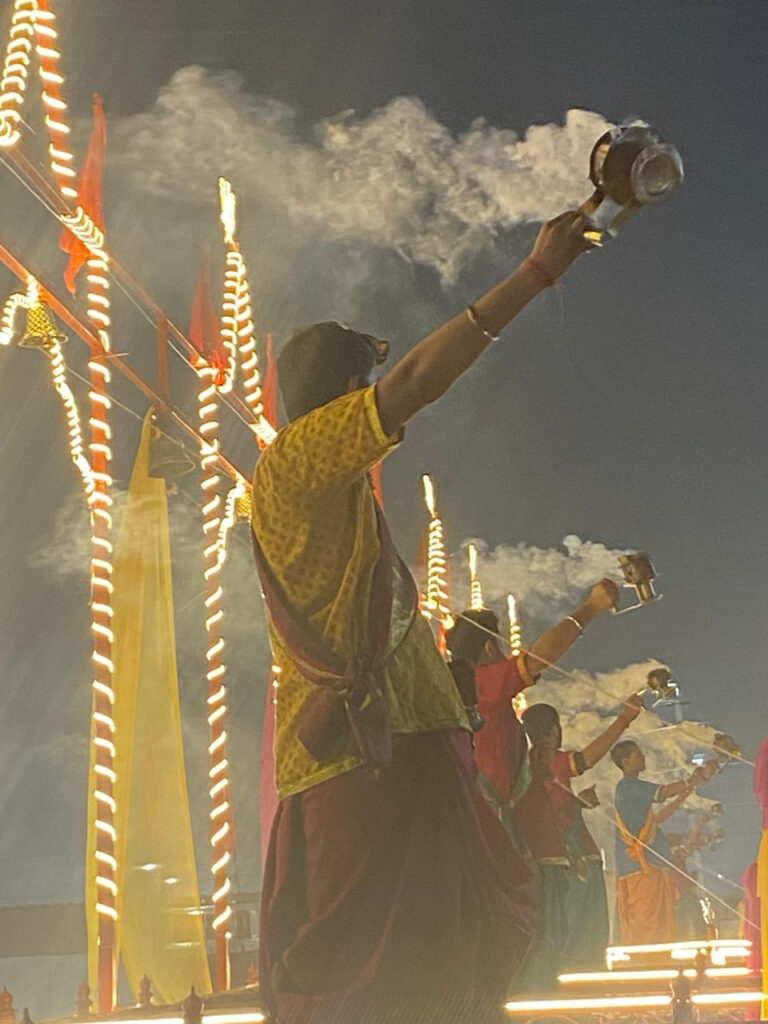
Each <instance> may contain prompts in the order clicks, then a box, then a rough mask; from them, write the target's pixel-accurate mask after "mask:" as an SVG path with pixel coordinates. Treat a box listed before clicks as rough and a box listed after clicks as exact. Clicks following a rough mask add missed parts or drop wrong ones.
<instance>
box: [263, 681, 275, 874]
mask: <svg viewBox="0 0 768 1024" xmlns="http://www.w3.org/2000/svg"><path fill="white" fill-rule="evenodd" d="M272 682H273V680H272V677H270V680H269V686H268V687H267V705H266V707H265V708H264V722H263V725H262V728H261V772H260V774H259V824H260V833H261V863H262V865H264V864H266V861H267V850H268V849H269V833H270V832H271V831H272V822H273V821H274V820H275V814H276V813H277V805H278V803H279V800H278V796H277V784H276V781H275V749H274V748H275V702H274V700H273V693H272Z"/></svg>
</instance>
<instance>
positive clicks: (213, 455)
mask: <svg viewBox="0 0 768 1024" xmlns="http://www.w3.org/2000/svg"><path fill="white" fill-rule="evenodd" d="M197 373H198V376H199V378H200V391H199V394H198V406H199V408H198V416H199V420H200V434H201V438H202V440H201V442H200V467H201V470H202V481H201V485H200V486H201V488H202V491H203V544H204V552H203V557H204V569H203V576H204V579H205V588H206V596H205V615H206V618H205V630H206V634H207V649H206V652H205V659H206V664H207V669H206V678H207V681H208V699H207V707H208V730H209V744H208V753H209V756H210V764H209V769H208V777H209V780H210V789H209V796H210V810H209V818H210V836H209V841H210V844H211V851H212V860H213V863H212V866H211V873H212V876H213V890H214V891H213V897H212V899H213V925H212V927H213V932H214V936H215V941H216V965H217V979H216V984H217V988H218V989H223V990H226V989H228V988H229V982H230V979H229V940H230V938H231V933H230V930H229V922H230V919H231V917H232V905H231V903H230V901H229V893H230V890H231V881H230V878H229V864H230V862H231V860H232V846H233V844H232V825H231V819H232V811H231V800H230V784H229V771H228V767H229V762H228V761H227V731H226V728H225V724H226V715H227V687H226V682H225V680H226V673H227V667H226V664H225V662H224V659H223V652H224V647H225V644H224V639H223V637H222V635H221V625H222V621H223V618H224V610H223V608H222V605H221V599H222V594H223V590H222V586H221V579H220V574H221V569H222V566H223V564H224V557H225V555H224V552H225V551H226V537H227V533H228V530H229V528H230V526H231V523H229V525H227V509H226V508H223V507H222V506H223V503H222V498H221V477H220V474H219V471H218V453H219V423H218V419H217V417H218V410H219V389H218V388H217V385H216V378H217V375H218V371H217V370H216V368H215V367H213V366H209V365H208V364H206V363H201V365H199V366H198V368H197ZM237 486H238V485H237V484H236V485H235V488H233V490H235V489H236V488H237ZM243 486H244V485H243ZM235 502H236V499H235V498H234V497H233V498H232V499H231V502H230V500H229V498H228V500H227V505H230V506H231V515H232V522H234V509H235Z"/></svg>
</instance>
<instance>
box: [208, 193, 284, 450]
mask: <svg viewBox="0 0 768 1024" xmlns="http://www.w3.org/2000/svg"><path fill="white" fill-rule="evenodd" d="M219 199H220V202H221V223H222V227H223V228H224V242H225V243H226V245H227V259H226V269H225V271H224V303H223V312H222V318H221V335H222V340H223V342H224V345H225V347H226V349H227V351H228V353H229V356H230V359H231V361H232V364H233V365H234V363H235V361H237V362H238V363H239V366H240V372H241V374H242V377H243V390H244V391H245V403H246V405H247V406H248V408H249V410H250V412H251V415H252V416H253V422H252V423H250V424H249V426H250V428H251V430H252V431H253V432H254V434H255V435H256V439H257V440H258V442H259V445H260V446H261V447H262V448H265V447H266V446H267V445H269V444H271V443H272V441H273V440H274V438H275V429H274V427H273V426H272V424H271V423H269V422H268V420H267V419H266V418H265V416H264V404H263V401H262V389H261V375H260V373H259V357H258V353H257V350H256V337H255V331H256V329H255V327H254V325H253V312H252V305H251V290H250V287H249V285H248V273H247V269H246V266H245V260H244V259H243V255H242V253H241V252H240V244H239V242H238V241H237V238H236V229H237V199H236V197H235V193H234V192H233V191H232V186H231V185H230V183H229V182H228V181H227V179H226V178H219Z"/></svg>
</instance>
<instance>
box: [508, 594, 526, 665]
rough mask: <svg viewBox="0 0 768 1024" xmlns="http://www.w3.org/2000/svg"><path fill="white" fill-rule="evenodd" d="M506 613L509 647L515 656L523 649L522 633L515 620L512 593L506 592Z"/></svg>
mask: <svg viewBox="0 0 768 1024" xmlns="http://www.w3.org/2000/svg"><path fill="white" fill-rule="evenodd" d="M507 614H508V616H509V649H510V652H511V654H512V657H513V658H516V657H517V656H518V655H519V654H520V652H521V651H522V649H523V634H522V632H521V630H520V623H519V622H518V621H517V602H516V601H515V598H514V595H513V594H507Z"/></svg>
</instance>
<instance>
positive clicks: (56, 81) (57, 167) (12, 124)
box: [0, 0, 117, 1012]
mask: <svg viewBox="0 0 768 1024" xmlns="http://www.w3.org/2000/svg"><path fill="white" fill-rule="evenodd" d="M57 39H58V33H57V31H56V19H55V15H54V13H53V12H52V11H51V10H49V9H48V0H14V4H13V13H12V15H11V28H10V32H9V41H8V46H7V48H6V57H5V62H4V66H3V75H2V78H1V79H0V147H3V148H11V147H13V146H15V145H16V143H17V142H18V141H19V138H20V130H19V128H20V124H21V111H22V107H23V104H24V98H25V93H26V87H27V79H28V71H29V62H30V58H31V55H32V50H33V48H34V51H35V55H36V57H37V61H38V71H39V74H40V80H41V83H42V102H43V108H44V112H45V125H46V128H47V131H48V138H49V144H48V153H49V158H50V168H51V173H52V175H53V178H54V181H55V182H56V188H57V191H58V195H59V197H60V200H61V202H62V205H63V208H64V209H65V210H67V211H68V210H69V209H70V205H69V204H70V203H72V202H76V201H77V190H76V188H75V187H74V182H75V177H76V173H75V169H74V155H73V153H72V151H71V149H70V147H69V136H70V134H71V128H70V125H69V123H68V119H67V118H68V115H67V104H66V102H65V100H64V97H63V95H62V88H63V85H64V77H63V75H62V74H61V73H60V70H59V59H60V57H61V54H60V53H59V50H58V48H57V45H58V44H57ZM59 219H60V220H61V222H62V223H63V224H65V225H66V226H67V227H68V228H69V229H70V231H72V232H73V234H75V235H76V236H77V237H78V238H79V239H80V240H81V241H82V242H83V243H84V244H85V245H86V246H87V248H88V250H89V254H90V256H89V260H88V299H87V317H88V319H89V320H90V322H91V324H92V325H93V328H94V330H95V333H96V336H97V338H98V341H99V344H100V346H101V350H102V352H103V353H104V354H106V355H108V354H109V353H110V352H111V348H112V345H111V339H110V334H109V327H110V299H109V277H108V257H107V254H106V250H105V248H104V235H103V232H102V231H101V230H100V228H99V227H98V226H97V225H96V224H94V222H93V221H92V220H91V218H90V217H89V216H88V214H87V212H86V211H85V210H83V208H82V207H81V206H77V209H76V211H75V213H74V215H70V214H69V213H65V214H61V213H60V214H59ZM89 369H90V371H91V381H92V386H91V391H90V400H91V417H90V426H91V443H90V446H89V447H90V456H91V459H90V461H91V480H92V484H93V489H92V491H91V492H90V494H89V504H90V513H91V630H92V633H93V654H92V660H93V668H94V672H93V710H92V730H91V735H92V743H93V754H94V757H93V761H94V773H95V779H94V792H93V796H94V800H95V804H96V816H95V829H96V843H95V845H96V853H95V856H96V861H97V865H96V891H97V897H96V911H97V915H98V922H99V926H98V927H99V933H98V948H99V964H98V983H99V1010H100V1011H101V1012H109V1011H111V1010H112V1009H113V1007H114V1005H115V995H116V988H117V969H116V963H115V958H116V949H115V923H116V921H117V861H116V859H115V846H116V840H117V833H116V831H115V812H116V810H117V808H116V804H115V798H114V784H115V771H114V762H115V722H114V711H113V709H114V701H115V693H114V689H113V680H112V676H113V672H114V666H113V664H112V643H113V640H114V635H113V632H112V617H113V612H112V591H113V584H112V541H111V534H112V515H111V507H112V498H111V495H110V488H111V485H112V478H111V476H110V473H109V464H110V462H111V459H112V447H111V437H112V434H111V430H110V426H109V409H110V400H109V394H108V389H109V383H110V373H109V369H108V368H107V366H106V363H105V360H104V358H101V357H98V356H94V357H92V358H91V360H90V362H89Z"/></svg>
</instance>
